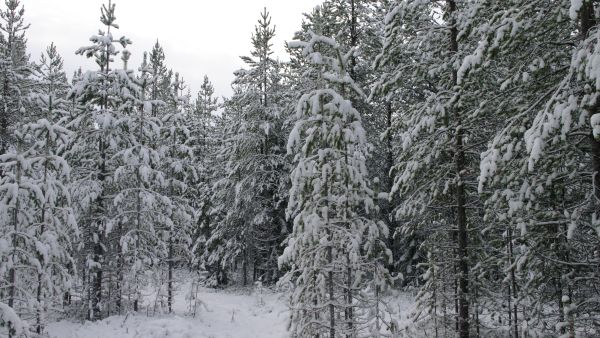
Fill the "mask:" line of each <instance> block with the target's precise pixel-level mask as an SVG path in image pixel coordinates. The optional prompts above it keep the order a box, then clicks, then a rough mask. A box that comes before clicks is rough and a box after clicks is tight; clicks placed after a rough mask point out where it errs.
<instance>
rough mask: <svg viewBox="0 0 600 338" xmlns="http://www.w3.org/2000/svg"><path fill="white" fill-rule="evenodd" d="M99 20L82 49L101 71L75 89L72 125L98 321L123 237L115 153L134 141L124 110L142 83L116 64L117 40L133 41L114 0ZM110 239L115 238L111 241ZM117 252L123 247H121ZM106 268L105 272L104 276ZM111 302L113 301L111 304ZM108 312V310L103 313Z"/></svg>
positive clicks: (90, 313) (92, 306) (91, 310)
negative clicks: (117, 222)
mask: <svg viewBox="0 0 600 338" xmlns="http://www.w3.org/2000/svg"><path fill="white" fill-rule="evenodd" d="M101 13H102V15H101V17H100V21H101V23H102V24H103V25H104V26H105V30H100V31H99V34H98V35H94V36H92V37H91V38H90V40H91V41H92V43H93V44H92V45H91V46H87V47H82V48H80V49H79V50H78V51H77V53H78V54H82V55H85V56H86V57H88V58H94V59H95V61H96V63H97V64H98V67H99V70H97V71H87V72H86V73H84V74H83V75H82V78H81V79H80V80H79V81H78V82H77V83H76V84H75V86H74V87H73V89H72V90H71V91H70V94H69V95H70V97H71V98H72V99H74V100H75V102H76V103H77V107H76V108H77V111H76V112H75V114H74V119H73V120H72V121H71V122H70V124H69V127H70V128H71V129H72V130H74V131H75V135H74V137H73V139H72V142H71V145H70V149H69V159H70V163H72V167H73V169H74V173H73V174H74V175H73V176H74V177H73V178H74V183H73V198H74V199H76V200H77V201H78V202H79V205H78V207H77V216H78V222H79V225H80V228H81V230H82V233H83V238H84V242H83V243H81V244H82V245H81V247H82V250H83V251H82V255H83V257H82V263H83V266H82V268H81V270H82V271H83V273H82V277H83V290H81V292H82V297H83V299H84V300H85V302H84V303H85V304H84V306H85V309H84V310H85V314H86V315H85V316H86V317H87V318H88V319H91V320H95V319H98V318H101V317H102V316H103V315H107V314H108V311H110V308H109V307H104V306H103V302H102V300H103V299H104V298H106V297H108V295H107V293H108V291H109V289H110V288H111V287H112V285H111V283H112V282H114V276H113V275H112V274H111V272H110V271H107V267H108V264H109V263H116V262H114V260H110V259H108V258H109V257H107V255H109V254H113V253H115V249H117V247H118V246H117V245H115V244H117V243H118V242H119V238H115V236H110V237H109V234H110V233H111V231H112V230H116V229H113V228H112V226H113V225H114V223H112V222H111V219H112V216H113V215H112V214H111V212H112V207H113V205H114V203H113V198H114V193H115V191H116V190H115V189H116V186H115V183H114V171H115V170H116V169H117V167H118V166H119V162H118V158H116V157H115V156H114V155H115V154H117V153H118V152H119V151H121V150H122V149H123V148H124V147H126V146H128V145H129V144H131V143H132V140H131V135H130V134H129V133H128V132H127V127H128V126H129V120H128V119H129V117H128V116H127V115H126V112H125V111H124V109H131V108H132V107H133V106H134V104H133V102H135V100H134V96H133V95H135V93H136V90H137V84H136V83H135V82H134V79H132V78H131V77H130V74H129V73H127V72H126V71H124V70H122V69H118V68H117V67H112V64H113V61H114V57H115V56H116V55H118V53H119V51H118V50H117V47H116V44H119V45H121V46H122V47H123V48H125V47H126V46H127V45H129V44H130V43H131V41H130V40H129V39H128V38H126V37H120V38H118V39H117V38H114V37H113V34H112V30H114V29H118V25H117V24H116V22H115V20H116V17H115V5H114V4H112V3H111V2H110V1H109V2H108V4H107V5H103V6H102V8H101ZM109 238H110V239H111V240H112V241H111V242H109ZM117 252H118V250H117ZM105 272H106V274H105ZM107 305H109V302H107ZM103 310H105V312H104V314H103Z"/></svg>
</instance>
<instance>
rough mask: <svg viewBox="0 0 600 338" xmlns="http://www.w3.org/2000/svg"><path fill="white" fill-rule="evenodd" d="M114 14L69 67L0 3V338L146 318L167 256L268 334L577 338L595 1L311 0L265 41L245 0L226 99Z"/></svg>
mask: <svg viewBox="0 0 600 338" xmlns="http://www.w3.org/2000/svg"><path fill="white" fill-rule="evenodd" d="M115 8H116V7H115V4H113V3H111V2H110V1H109V2H108V3H107V4H106V5H104V6H103V7H102V8H101V13H100V14H101V16H100V22H98V26H99V28H100V30H99V32H97V34H96V35H93V36H92V37H91V38H90V41H87V42H86V41H81V43H82V44H86V46H84V47H82V48H80V49H79V50H77V51H76V53H77V54H80V55H81V57H82V59H84V58H91V59H92V60H94V61H95V62H96V64H97V68H96V69H91V70H79V71H77V72H75V74H66V73H65V71H64V69H63V60H62V58H61V56H60V55H59V54H58V52H57V47H56V46H55V45H54V44H52V43H51V42H50V41H49V42H48V43H49V46H48V48H47V50H46V52H45V53H44V54H43V55H41V56H40V57H37V56H31V55H30V54H29V53H28V52H27V29H28V27H29V22H28V20H27V16H26V12H25V10H24V7H23V5H22V4H21V3H20V1H19V0H5V1H4V4H3V5H2V7H1V9H0V33H1V34H0V336H4V335H6V336H8V337H11V338H13V337H14V338H16V337H46V329H45V328H46V326H47V325H48V323H49V322H50V321H52V320H56V319H57V318H72V319H80V320H89V321H96V320H102V319H104V318H106V317H109V316H113V315H118V314H125V313H135V312H141V311H148V310H147V309H148V307H153V308H154V310H155V311H156V309H157V308H158V309H159V311H161V312H162V313H170V312H171V311H172V307H173V302H174V298H173V293H174V290H175V288H176V284H177V280H176V277H175V275H176V272H178V271H181V270H185V271H189V272H190V273H191V275H192V276H194V277H193V278H194V279H195V280H196V281H197V283H198V284H199V285H200V284H201V285H204V286H206V287H213V288H229V287H232V286H245V285H249V286H251V285H261V287H262V286H265V287H271V288H276V289H277V290H280V291H281V292H284V293H285V294H286V297H287V300H288V306H289V315H288V316H287V320H288V330H289V335H290V336H291V337H331V338H333V337H420V336H423V337H425V336H427V337H459V338H468V337H513V338H517V337H558V336H560V337H565V338H574V337H592V336H596V337H597V336H598V335H599V334H600V99H599V94H600V29H599V24H600V23H599V22H598V20H600V3H599V2H598V1H595V0H498V1H496V0H460V1H459V0H440V1H434V0H396V1H393V0H324V2H323V3H322V4H321V5H320V6H318V7H315V8H314V9H312V10H310V9H309V8H308V9H307V10H308V12H307V13H306V14H304V17H303V23H302V25H301V27H298V32H297V33H296V34H295V36H293V37H289V41H288V42H287V43H286V49H287V51H288V53H289V60H288V59H286V60H285V61H281V60H279V59H278V58H276V57H274V52H273V38H274V36H275V35H276V34H277V30H276V27H275V25H274V24H273V23H272V22H271V20H272V18H271V16H270V14H269V12H268V10H267V9H264V11H262V12H260V13H255V14H257V19H258V21H257V23H256V26H255V29H254V31H253V32H248V33H247V35H248V37H249V38H250V39H251V43H252V50H250V51H248V54H247V56H242V60H243V62H244V64H245V66H244V67H243V68H242V69H239V70H237V71H235V73H234V75H235V80H234V81H233V83H232V84H231V86H232V89H233V94H232V95H231V96H230V97H226V98H219V97H217V95H216V94H215V90H214V88H213V85H212V84H211V81H210V80H209V78H208V77H204V82H203V84H202V86H201V89H200V91H199V92H198V93H191V92H190V90H189V89H188V88H189V86H188V84H186V82H185V81H184V79H183V76H182V75H181V74H179V73H178V72H177V71H175V70H172V69H171V68H170V67H169V65H168V64H167V60H168V56H167V55H165V52H164V49H163V48H162V47H161V45H160V44H159V43H158V42H157V43H156V44H155V45H154V46H153V47H152V48H151V50H149V51H148V52H147V53H144V55H143V62H142V63H141V64H132V63H131V62H130V61H129V60H130V56H131V53H130V52H129V51H128V50H127V47H128V46H129V45H130V44H132V41H131V40H130V39H128V38H127V37H124V36H121V33H120V30H119V25H118V23H117V22H116V16H115ZM216 15H218V13H216ZM32 24H35V23H32ZM90 33H93V32H90ZM286 38H287V37H286ZM202 67H203V66H202V65H198V71H199V72H201V71H202ZM149 286H153V287H154V288H155V289H156V290H158V291H157V293H156V297H155V299H153V301H152V304H148V301H147V300H146V299H145V298H144V293H145V292H146V290H147V289H148V287H149ZM395 290H401V291H406V292H412V293H413V294H415V295H416V296H415V302H416V306H415V311H413V312H412V314H411V322H412V323H413V324H412V325H411V326H410V327H405V326H404V325H399V323H398V319H397V318H396V316H395V310H394V309H393V307H391V306H390V305H389V300H390V297H392V295H393V293H392V291H395ZM190 297H192V298H193V297H194V295H193V294H191V295H190ZM232 320H233V317H232Z"/></svg>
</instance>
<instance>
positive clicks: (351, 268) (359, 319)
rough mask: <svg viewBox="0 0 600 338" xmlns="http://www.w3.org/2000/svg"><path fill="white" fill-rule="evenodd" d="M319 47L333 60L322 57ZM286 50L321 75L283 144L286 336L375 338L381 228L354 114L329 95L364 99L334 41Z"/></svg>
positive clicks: (314, 40)
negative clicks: (287, 162) (287, 231)
mask: <svg viewBox="0 0 600 338" xmlns="http://www.w3.org/2000/svg"><path fill="white" fill-rule="evenodd" d="M321 45H325V46H326V47H328V48H327V49H330V50H332V51H334V52H335V53H336V54H335V55H334V56H333V57H330V56H326V55H325V54H321V53H320V52H319V51H318V50H320V49H321V48H320V46H321ZM291 46H292V47H297V48H298V47H300V48H303V54H304V56H305V57H306V58H307V59H308V60H311V61H312V62H313V63H314V64H315V67H317V68H318V69H320V72H321V75H320V79H318V82H317V83H318V84H319V85H320V86H321V87H320V88H317V89H315V90H314V91H311V92H310V93H308V94H305V95H303V96H302V98H301V99H300V101H299V103H298V108H297V117H298V122H297V123H296V125H295V127H294V129H293V130H292V132H291V134H290V138H289V142H288V152H289V153H293V152H296V156H295V161H296V162H297V166H296V168H295V169H294V170H293V172H292V176H291V178H292V189H291V191H290V200H289V204H288V209H287V210H288V215H289V217H293V220H294V221H293V222H294V229H293V232H292V234H291V235H290V236H289V238H288V239H287V241H286V248H285V250H284V253H283V255H282V256H281V257H280V259H279V262H280V264H282V265H284V264H289V265H290V270H289V272H287V273H286V275H285V276H284V278H283V280H282V283H285V282H287V281H293V285H294V286H293V290H292V293H291V296H290V306H291V310H292V312H291V331H292V335H294V336H321V335H324V336H329V337H332V338H333V337H338V336H344V335H346V336H357V335H363V334H369V335H371V336H373V335H375V336H377V335H379V334H381V333H382V332H383V331H382V330H385V331H388V332H389V330H388V329H389V327H382V324H383V323H384V321H383V318H382V317H381V313H379V312H377V313H375V314H372V313H369V312H368V311H366V309H369V308H378V306H377V305H376V304H378V303H379V298H378V296H377V295H378V292H380V291H381V289H382V288H384V287H385V286H386V285H387V284H388V283H389V282H390V278H389V274H388V272H387V270H386V268H385V264H386V263H387V261H388V260H389V259H390V258H391V257H390V256H389V254H390V252H389V250H387V248H386V244H385V241H386V237H387V235H388V234H387V227H386V226H385V224H384V223H382V222H378V221H375V220H373V219H372V218H371V216H370V213H376V207H375V204H374V202H373V199H372V197H373V191H372V190H371V189H370V188H369V179H368V174H367V170H366V157H367V156H368V155H367V149H366V135H365V131H364V129H363V127H362V124H361V117H360V114H359V113H358V112H357V111H356V109H354V108H353V107H352V104H351V102H350V101H348V100H346V99H344V98H343V97H342V96H341V95H340V94H338V92H337V91H336V89H334V88H336V87H338V88H342V89H344V88H347V89H349V90H354V91H355V92H356V93H357V94H358V95H364V94H363V93H362V91H361V90H360V89H359V88H358V87H357V86H356V85H355V83H354V82H353V81H352V79H351V78H350V77H349V76H348V73H347V71H346V67H347V64H348V60H349V59H350V57H351V56H352V53H353V51H352V50H351V51H350V52H349V53H348V54H345V55H342V54H341V52H340V50H339V48H340V47H339V45H338V44H337V43H336V42H335V41H334V40H332V39H330V38H325V37H323V36H320V35H315V34H311V39H310V40H309V41H308V42H295V43H292V45H291ZM326 83H328V84H329V85H326ZM368 287H370V290H372V291H374V295H373V294H369V292H368V291H366V290H367V289H368ZM342 318H343V319H342ZM371 325H372V326H371Z"/></svg>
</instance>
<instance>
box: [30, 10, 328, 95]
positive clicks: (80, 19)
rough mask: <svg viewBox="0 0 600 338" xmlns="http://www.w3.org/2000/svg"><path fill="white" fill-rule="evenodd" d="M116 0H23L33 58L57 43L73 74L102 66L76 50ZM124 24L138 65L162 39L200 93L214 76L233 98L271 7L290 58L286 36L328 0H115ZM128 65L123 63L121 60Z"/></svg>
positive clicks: (280, 50)
mask: <svg viewBox="0 0 600 338" xmlns="http://www.w3.org/2000/svg"><path fill="white" fill-rule="evenodd" d="M107 2H108V0H106V1H104V0H21V4H23V5H24V6H25V20H26V22H28V23H30V24H31V27H30V28H29V30H28V32H27V38H28V49H29V52H30V53H31V58H32V60H36V61H37V60H39V57H40V54H41V52H42V51H43V50H45V48H46V46H48V45H49V44H50V42H52V41H53V42H54V43H55V44H56V45H57V48H58V50H59V51H60V53H61V55H62V57H63V58H64V60H65V70H66V71H67V76H68V77H69V78H70V77H71V75H72V74H73V71H75V70H76V69H77V68H78V67H80V66H81V67H83V69H84V70H86V69H94V67H95V63H94V62H93V61H89V60H86V58H85V57H84V56H80V55H75V53H74V52H75V50H77V49H78V48H79V47H81V46H84V45H89V44H90V42H89V37H90V36H91V35H93V34H97V32H98V29H99V28H101V24H100V20H99V18H100V7H101V5H102V4H103V3H107ZM113 2H114V3H116V16H117V23H118V24H119V25H120V29H119V30H118V31H116V32H115V33H114V34H113V35H114V36H115V37H119V36H121V35H125V36H127V37H128V38H130V39H131V40H132V41H133V45H131V46H130V47H129V48H128V49H129V50H130V51H131V52H132V58H131V61H130V68H133V67H135V68H137V67H138V66H139V64H140V63H141V59H142V53H143V52H144V51H149V50H150V49H151V48H152V46H153V45H154V42H155V41H156V39H158V40H159V42H160V44H161V45H162V46H163V48H164V50H165V55H166V62H167V66H168V67H171V68H173V69H174V70H175V71H178V72H179V73H180V74H182V75H183V78H184V80H185V81H186V82H187V83H188V85H189V86H190V87H191V89H192V95H193V97H195V95H196V91H197V90H198V89H199V87H200V84H201V83H202V78H203V77H204V74H207V75H208V77H209V78H210V80H211V81H212V83H213V85H214V86H215V92H216V94H217V95H219V96H221V95H226V96H228V95H230V94H231V87H230V83H231V81H232V80H233V74H232V73H233V71H234V70H236V69H239V68H240V67H242V66H243V63H242V61H241V60H240V59H239V56H240V55H249V54H250V50H251V45H250V37H251V34H252V32H254V26H255V24H256V22H257V20H258V18H259V16H260V12H261V11H262V9H263V7H265V6H266V7H267V10H268V11H269V12H270V13H271V18H272V21H271V23H272V24H275V26H276V36H275V39H274V43H273V49H274V51H275V55H276V56H278V57H279V58H280V59H287V56H286V53H285V51H284V47H283V46H284V41H287V40H290V39H291V38H292V37H293V33H294V32H295V31H297V30H298V29H299V28H300V23H301V21H302V13H305V12H310V10H311V9H312V8H313V7H314V6H316V5H317V4H319V3H321V0H166V1H165V0H162V1H159V0H113ZM119 62H120V60H119Z"/></svg>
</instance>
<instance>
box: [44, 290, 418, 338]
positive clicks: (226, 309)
mask: <svg viewBox="0 0 600 338" xmlns="http://www.w3.org/2000/svg"><path fill="white" fill-rule="evenodd" d="M190 288H191V283H190V282H184V283H181V284H180V286H179V288H178V289H179V290H178V291H177V293H176V295H175V298H174V301H175V302H174V306H173V313H172V314H151V312H152V310H149V309H146V308H144V309H143V311H141V312H140V313H137V314H129V315H119V316H111V317H108V318H106V319H104V320H101V321H97V322H88V321H86V322H83V323H82V322H80V321H79V322H78V321H73V320H62V321H59V322H54V323H51V324H49V325H48V327H47V332H48V334H49V336H50V337H51V338H159V337H160V338H166V337H173V338H282V337H286V336H287V333H286V329H287V327H286V326H287V322H288V316H289V312H288V309H287V305H286V296H285V294H284V293H282V292H274V291H272V290H270V289H267V288H235V289H226V290H217V289H212V288H205V287H199V288H198V293H197V299H198V300H199V301H200V303H199V304H198V305H197V307H196V315H195V316H192V315H191V311H190V301H189V297H188V296H189V294H190ZM155 294H156V293H154V295H155ZM152 298H155V297H154V296H151V297H148V299H152ZM391 299H393V300H394V301H393V302H391V304H390V305H391V307H392V309H393V310H394V312H396V313H395V316H394V317H395V318H396V320H397V321H398V323H399V326H400V327H403V326H404V325H408V323H409V322H410V320H408V316H409V314H410V312H411V311H412V310H413V309H414V300H413V297H412V296H410V295H408V294H404V293H400V294H397V295H395V296H394V297H391ZM150 302H151V301H148V302H147V303H150Z"/></svg>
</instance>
